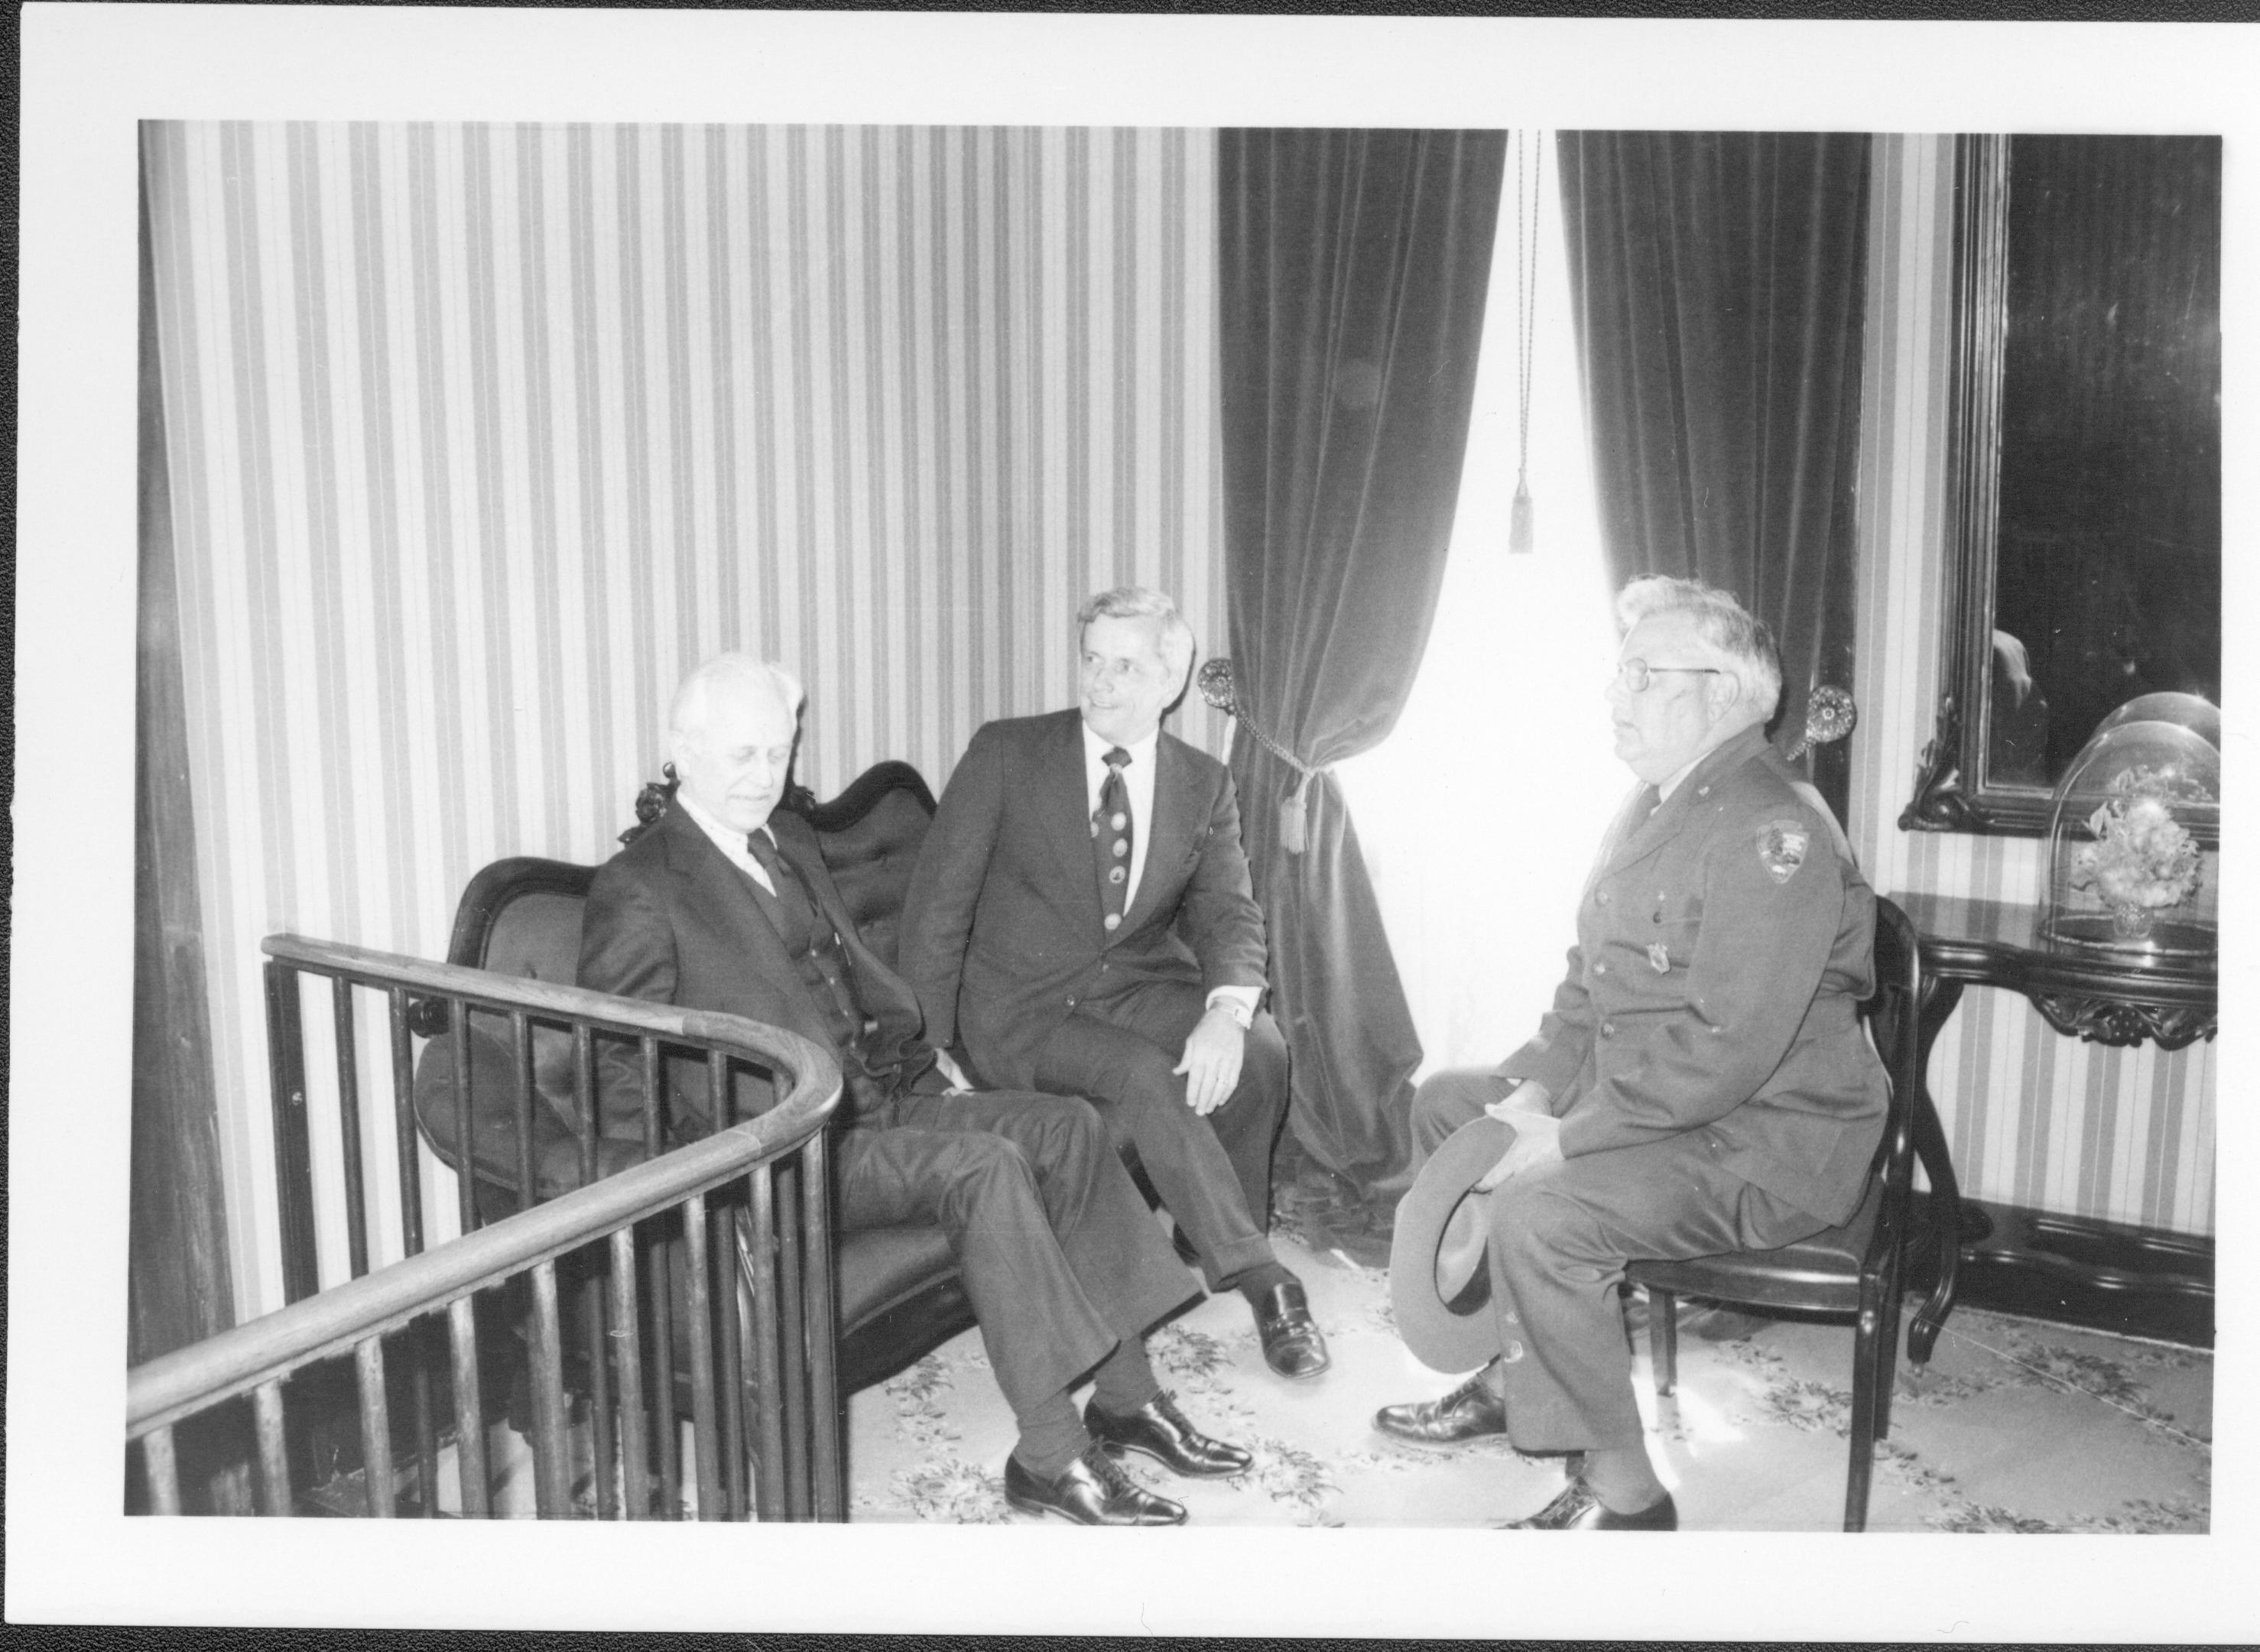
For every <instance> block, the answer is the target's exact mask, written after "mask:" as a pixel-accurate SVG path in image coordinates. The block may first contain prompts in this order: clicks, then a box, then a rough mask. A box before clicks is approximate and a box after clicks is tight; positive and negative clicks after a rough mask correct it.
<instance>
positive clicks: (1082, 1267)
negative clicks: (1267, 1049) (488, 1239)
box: [580, 654, 1250, 1526]
mask: <svg viewBox="0 0 2260 1652" xmlns="http://www.w3.org/2000/svg"><path fill="white" fill-rule="evenodd" d="M800 704H801V690H800V685H799V684H798V683H797V682H795V681H794V680H793V679H792V677H791V676H790V675H789V674H787V673H786V672H784V671H783V670H782V669H778V668H777V667H775V666H772V665H768V664H765V663H763V662H761V661H758V660H755V659H752V658H750V657H748V656H747V655H744V654H721V655H719V656H717V657H716V658H714V659H712V660H710V661H708V662H706V663H705V664H704V665H702V666H701V667H699V668H698V669H697V670H696V671H694V672H692V673H691V675H690V676H689V677H688V678H687V679H686V680H685V681H684V683H683V687H682V689H681V690H679V691H678V692H677V693H676V697H675V702H674V707H673V712H672V714H671V718H670V727H671V744H672V748H673V753H674V759H675V766H676V774H677V776H679V777H680V779H681V782H682V783H681V786H680V788H679V790H677V792H676V797H675V800H674V803H673V805H672V806H671V807H670V808H669V811H668V812H667V813H666V814H665V815H664V816H663V817H662V819H660V820H659V821H658V822H657V824H656V825H655V826H654V827H653V829H652V830H650V831H649V832H647V833H644V834H643V835H642V836H641V837H640V838H638V839H637V840H636V841H635V842H633V844H631V845H630V846H629V847H627V848H626V849H624V850H622V851H621V852H620V853H619V855H615V856H613V858H612V859H611V861H610V862H607V863H606V864H605V865H604V867H603V868H602V869H599V870H598V872H597V876H596V879H595V881H594V883H591V885H590V890H589V898H588V905H587V908H586V912H585V916H584V918H583V932H582V943H581V967H580V979H581V983H582V984H583V986H588V987H594V988H597V989H598V990H603V991H607V992H616V993H622V994H625V995H626V996H628V997H631V998H648V999H654V1000H656V1001H659V1002H662V1003H667V1004H676V1005H685V1006H688V1007H692V1008H697V1009H702V1010H720V1011H726V1012H729V1013H731V1014H734V1015H744V1016H749V1017H751V1018H753V1019H755V1020H759V1021H766V1022H769V1023H770V1024H772V1025H774V1026H783V1027H786V1028H789V1029H790V1030H791V1031H793V1032H796V1033H800V1034H802V1035H803V1036H804V1037H806V1038H808V1039H810V1040H812V1041H814V1042H816V1043H817V1044H819V1045H820V1046H822V1047H824V1048H827V1049H829V1050H831V1051H832V1052H833V1055H835V1056H836V1057H837V1058H838V1060H839V1062H840V1071H841V1073H842V1075H843V1076H844V1079H845V1087H846V1091H847V1094H846V1097H845V1098H844V1101H843V1105H842V1106H841V1109H840V1112H841V1115H842V1116H843V1117H844V1120H845V1122H844V1127H843V1128H841V1130H840V1134H839V1136H838V1139H837V1144H836V1146H835V1147H834V1148H833V1162H834V1163H835V1165H836V1167H837V1172H838V1182H839V1192H838V1196H837V1198H838V1203H837V1209H838V1214H839V1220H840V1224H841V1225H842V1226H844V1227H847V1228H855V1227H860V1226H888V1225H891V1224H895V1223H899V1222H931V1223H933V1224H935V1225H938V1226H940V1227H941V1228H942V1230H943V1231H944V1232H945V1233H946V1234H948V1238H949V1242H950V1248H951V1249H952V1250H953V1252H954V1253H955V1256H956V1260H957V1263H958V1267H959V1269H960V1271H961V1273H962V1275H963V1277H964V1281H965V1288H966V1294H967V1295H968V1296H969V1298H971V1299H972V1303H973V1311H974V1314H975V1317H976V1319H978V1320H979V1322H980V1327H981V1335H982V1341H983V1344H984V1346H985V1347H986V1348H987V1349H988V1353H989V1362H990V1365H991V1369H992V1370H994V1371H995V1373H996V1376H997V1383H998V1387H1000V1388H1001V1389H1003V1391H1004V1392H1005V1398H1006V1400H1007V1401H1009V1402H1010V1403H1011V1405H1012V1412H1013V1415H1014V1417H1015V1418H1016V1419H1017V1420H1018V1422H1019V1442H1018V1444H1017V1445H1015V1447H1014V1448H1013V1450H1012V1455H1011V1457H1010V1458H1009V1459H1008V1460H1007V1462H1006V1463H1005V1497H1006V1498H1007V1499H1008V1500H1010V1501H1011V1502H1012V1504H1013V1505H1014V1506H1016V1507H1019V1508H1023V1509H1027V1510H1030V1511H1033V1512H1039V1513H1057V1514H1062V1515H1064V1516H1066V1517H1067V1518H1068V1519H1069V1520H1076V1521H1078V1522H1081V1523H1083V1524H1085V1525H1104V1526H1134V1525H1135V1526H1153V1525H1174V1524H1177V1523H1180V1522H1182V1521H1183V1520H1184V1518H1185V1511H1184V1507H1183V1505H1179V1504H1177V1503H1176V1502H1173V1501H1171V1500H1169V1498H1161V1497H1156V1496H1155V1495H1154V1494H1152V1493H1151V1492H1149V1491H1146V1490H1145V1489H1144V1488H1143V1487H1142V1486H1140V1485H1139V1484H1136V1483H1135V1482H1134V1481H1133V1480H1132V1479H1131V1478H1130V1477H1128V1476H1127V1475H1126V1474H1125V1473H1123V1471H1122V1470H1121V1469H1120V1468H1119V1466H1117V1464H1116V1463H1115V1462H1114V1461H1113V1457H1112V1455H1110V1451H1121V1450H1132V1451H1139V1452H1142V1453H1144V1454H1145V1455H1148V1456H1151V1457H1153V1458H1155V1460H1157V1461H1159V1462H1162V1463H1164V1464H1166V1465H1167V1466H1169V1468H1171V1469H1173V1470H1176V1472H1177V1473H1179V1474H1185V1475H1225V1474H1234V1473H1237V1472H1239V1471H1240V1470H1243V1469H1245V1468H1247V1467H1248V1463H1249V1462H1250V1458H1249V1457H1248V1454H1247V1453H1246V1452H1244V1451H1241V1449H1239V1448H1237V1447H1234V1446H1230V1445H1227V1444H1224V1443H1223V1442H1221V1441H1216V1440H1212V1439H1209V1438H1208V1437H1206V1436H1205V1435H1204V1434H1201V1433H1200V1432H1199V1431H1198V1430H1197V1429H1196V1428H1195V1427H1193V1426H1192V1425H1191V1423H1190V1422H1188V1421H1187V1420H1185V1417H1184V1413H1183V1412H1181V1411H1179V1410H1178V1408H1177V1406H1176V1402H1175V1400H1174V1399H1173V1398H1171V1397H1170V1396H1169V1394H1168V1393H1166V1392H1165V1391H1162V1388H1161V1385H1160V1384H1158V1383H1157V1382H1156V1381H1155V1377H1154V1373H1153V1370H1152V1368H1151V1367H1150V1366H1149V1365H1148V1363H1147V1360H1146V1353H1145V1348H1144V1344H1143V1341H1142V1340H1141V1339H1142V1337H1143V1334H1144V1332H1145V1331H1146V1329H1147V1327H1149V1326H1151V1325H1153V1324H1154V1323H1155V1321H1156V1320H1158V1319H1161V1318H1162V1316H1163V1315H1164V1314H1166V1313H1168V1312H1169V1311H1170V1310H1171V1309H1172V1308H1174V1307H1176V1306H1177V1305H1179V1304H1180V1303H1182V1302H1183V1301H1184V1299H1185V1298H1186V1297H1187V1295H1188V1294H1189V1291H1188V1285H1189V1283H1190V1282H1189V1281H1188V1279H1187V1277H1186V1275H1185V1272H1184V1269H1182V1268H1181V1267H1179V1266H1178V1265H1177V1263H1176V1259H1175V1258H1173V1257H1172V1256H1171V1255H1169V1246H1168V1244H1167V1243H1166V1242H1165V1241H1163V1239H1162V1235H1161V1233H1160V1230H1159V1229H1158V1228H1157V1226H1155V1222H1154V1219H1153V1217H1152V1214H1151V1213H1150V1212H1148V1210H1147V1209H1146V1205H1145V1201H1144V1200H1142V1199H1141V1198H1139V1196H1138V1191H1137V1189H1136V1188H1135V1186H1134V1185H1133V1184H1132V1183H1131V1181H1130V1178H1129V1176H1128V1174H1127V1172H1126V1171H1125V1170H1124V1169H1123V1167H1122V1163H1121V1161H1120V1159H1119V1156H1118V1155H1116V1154H1115V1152H1114V1151H1113V1149H1112V1147H1111V1146H1110V1145H1109V1144H1108V1142H1107V1140H1106V1134H1105V1130H1104V1129H1103V1128H1102V1127H1101V1126H1100V1125H1099V1123H1098V1119H1097V1118H1096V1116H1095V1115H1094V1114H1093V1113H1092V1112H1091V1108H1090V1107H1089V1106H1088V1105H1086V1104H1085V1103H1084V1102H1082V1101H1079V1100H1076V1099H1074V1098H1069V1097H1061V1096H1033V1095H1027V1094H1017V1093H978V1094H977V1093H974V1092H972V1091H969V1090H967V1089H966V1088H964V1087H963V1084H962V1078H960V1079H959V1080H958V1081H957V1082H956V1083H953V1082H952V1075H950V1074H948V1073H946V1072H945V1070H944V1069H943V1065H942V1062H940V1060H939V1059H938V1058H937V1055H936V1052H935V1050H934V1049H933V1046H931V1045H930V1044H928V1043H927V1042H926V1041H925V1040H924V1039H922V1038H921V1037H920V1036H919V1010H918V1001H917V998H916V997H915V996H914V995H913V994H912V991H911V989H910V988H909V987H908V986H907V985H906V984H905V983H904V982H903V981H902V979H901V978H900V977H899V976H897V975H896V974H895V973H894V972H893V971H892V970H890V969H888V968H887V967H886V966H885V965H884V964H883V963H882V962H880V961H879V959H878V958H877V956H876V955H874V954H872V953H871V952H869V950H868V949H866V948H865V947H864V946H863V944H862V940H861V939H860V938H859V937H858V936H857V934H856V933H855V924H854V922H853V920H852V919H849V917H848V916H847V909H846V907H845V906H844V905H842V903H841V901H840V893H839V890H838V889H837V888H836V887H835V886H834V884H833V881H832V876H831V874H830V872H829V871H827V870H826V867H825V864H824V860H823V856H822V855H821V854H820V853H819V849H818V846H817V843H816V839H815V835H814V833H812V832H811V831H810V829H809V827H808V826H807V825H806V824H805V823H804V822H803V821H802V820H801V819H799V818H798V817H797V816H795V815H792V814H790V813H785V814H778V813H774V812H773V811H774V810H775V808H776V803H777V799H778V798H779V797H781V796H782V795H783V790H784V785H785V776H786V775H787V773H788V771H789V770H790V767H791V763H792V754H793V747H794V743H795V740H796V739H797V723H798V713H799V708H800ZM608 1059H612V1060H614V1061H615V1062H616V1064H615V1065H613V1066H611V1067H609V1068H608V1069H607V1071H606V1073H605V1075H604V1089H603V1096H604V1106H605V1108H606V1109H607V1111H608V1112H615V1113H619V1114H621V1115H623V1116H622V1117H621V1118H619V1119H617V1120H616V1121H615V1122H616V1123H618V1124H619V1126H622V1127H623V1128H624V1130H625V1132H626V1133H627V1134H633V1133H634V1132H635V1130H636V1128H637V1126H636V1125H635V1123H634V1119H635V1116H636V1108H637V1098H638V1096H639V1095H640V1091H639V1089H638V1087H637V1083H636V1081H635V1078H634V1076H633V1073H632V1072H631V1071H629V1070H628V1068H629V1067H630V1066H631V1065H632V1064H633V1054H632V1053H628V1052H608ZM670 1080H671V1083H670V1099H671V1104H672V1107H673V1110H674V1111H673V1129H674V1131H675V1133H676V1135H677V1136H678V1137H689V1136H697V1135H703V1134H705V1133H706V1132H707V1131H708V1130H710V1129H712V1128H714V1127H716V1126H719V1125H722V1124H725V1123H727V1122H729V1117H728V1115H729V1114H730V1112H732V1108H726V1107H722V1106H719V1105H717V1103H716V1100H715V1098H713V1097H712V1095H711V1094H709V1093H708V1089H707V1083H706V1078H705V1074H704V1070H703V1069H702V1067H701V1066H700V1064H699V1063H697V1062H683V1063H682V1064H681V1065H680V1066H679V1067H678V1068H677V1069H676V1070H675V1071H673V1072H672V1073H671V1074H670ZM766 1090H767V1086H766V1084H765V1083H762V1081H761V1080H760V1079H758V1078H756V1077H754V1076H750V1075H749V1076H747V1077H746V1078H745V1079H743V1080H742V1081H740V1091H739V1093H738V1094H737V1095H736V1096H735V1097H733V1098H732V1103H733V1108H734V1110H735V1112H736V1113H737V1115H738V1116H743V1115H744V1114H745V1113H746V1112H750V1111H755V1110H758V1108H759V1107H760V1106H761V1105H764V1104H765V1103H766V1101H767V1099H768V1097H767V1095H766V1093H764V1092H765V1091H766ZM1094 1369H1095V1370H1096V1379H1095V1391H1094V1392H1093V1394H1092V1397H1091V1403H1090V1405H1088V1406H1087V1407H1086V1409H1085V1411H1084V1414H1083V1415H1082V1417H1080V1418H1078V1417H1077V1415H1076V1411H1075V1408H1074V1405H1072V1404H1071V1403H1070V1401H1069V1388H1070V1386H1071V1385H1072V1384H1076V1383H1077V1382H1078V1381H1079V1380H1080V1379H1082V1378H1083V1377H1085V1376H1086V1375H1088V1374H1091V1372H1092V1371H1093V1370H1094Z"/></svg>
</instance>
